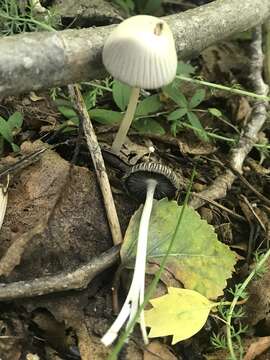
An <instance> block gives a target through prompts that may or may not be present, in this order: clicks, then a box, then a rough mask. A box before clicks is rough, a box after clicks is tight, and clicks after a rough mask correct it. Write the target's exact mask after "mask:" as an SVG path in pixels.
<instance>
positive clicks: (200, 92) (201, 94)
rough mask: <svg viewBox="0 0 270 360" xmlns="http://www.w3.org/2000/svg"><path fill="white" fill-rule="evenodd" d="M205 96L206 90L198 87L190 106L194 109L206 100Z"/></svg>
mask: <svg viewBox="0 0 270 360" xmlns="http://www.w3.org/2000/svg"><path fill="white" fill-rule="evenodd" d="M204 98H205V90H204V89H197V90H196V91H195V94H194V95H193V96H192V98H191V100H190V102H189V108H190V109H194V108H195V107H197V106H198V105H200V103H201V102H202V101H203V100H204Z"/></svg>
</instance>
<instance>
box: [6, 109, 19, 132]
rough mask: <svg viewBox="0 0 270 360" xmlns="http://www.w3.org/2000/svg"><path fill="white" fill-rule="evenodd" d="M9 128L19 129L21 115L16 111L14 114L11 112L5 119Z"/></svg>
mask: <svg viewBox="0 0 270 360" xmlns="http://www.w3.org/2000/svg"><path fill="white" fill-rule="evenodd" d="M7 123H8V125H9V128H10V130H11V131H12V130H13V129H14V128H16V129H20V128H21V127H22V123H23V115H22V114H21V113H20V112H18V111H16V112H15V113H14V114H12V115H11V116H10V117H9V119H8V121H7Z"/></svg>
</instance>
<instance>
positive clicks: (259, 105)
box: [189, 26, 268, 209]
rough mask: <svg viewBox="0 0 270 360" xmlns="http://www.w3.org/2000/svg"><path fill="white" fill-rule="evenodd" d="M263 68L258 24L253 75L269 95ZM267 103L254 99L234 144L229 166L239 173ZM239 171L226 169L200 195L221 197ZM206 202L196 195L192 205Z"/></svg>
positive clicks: (264, 116)
mask: <svg viewBox="0 0 270 360" xmlns="http://www.w3.org/2000/svg"><path fill="white" fill-rule="evenodd" d="M262 70H263V53H262V30H261V27H260V26H258V27H256V28H255V30H254V32H253V41H252V44H251V63H250V71H251V75H250V78H251V80H252V83H253V86H254V88H255V91H256V93H257V94H261V95H264V96H266V95H267V94H268V86H267V85H266V84H265V83H264V81H263V78H262ZM267 105H268V102H267V101H265V100H258V101H256V102H255V104H254V107H253V111H252V114H251V119H250V121H249V123H248V124H247V126H246V128H245V130H244V132H243V135H242V136H241V137H240V140H239V142H238V144H237V145H236V146H235V147H234V148H233V150H232V152H231V158H230V167H231V168H233V169H235V170H236V171H237V172H238V173H242V166H243V162H244V160H245V158H246V156H247V155H248V153H249V152H250V151H251V149H252V147H253V146H254V144H255V143H256V140H257V137H258V133H259V131H260V130H261V128H262V126H263V125H264V123H265V121H266V119H267ZM235 179H236V175H235V174H234V173H233V171H232V170H231V169H227V170H226V171H225V172H224V173H223V174H221V175H220V176H219V177H218V178H216V179H215V180H214V182H213V184H212V185H210V186H209V187H208V188H207V189H205V190H203V191H202V192H201V193H199V195H201V196H203V197H206V198H208V199H211V200H214V199H221V198H223V197H225V196H226V194H227V191H228V190H229V189H230V188H231V186H232V184H233V182H234V180H235ZM204 203H205V201H204V200H202V199H199V198H195V197H193V198H192V199H191V201H190V204H189V205H190V206H192V207H193V208H195V209H197V208H199V207H200V206H202V205H203V204H204Z"/></svg>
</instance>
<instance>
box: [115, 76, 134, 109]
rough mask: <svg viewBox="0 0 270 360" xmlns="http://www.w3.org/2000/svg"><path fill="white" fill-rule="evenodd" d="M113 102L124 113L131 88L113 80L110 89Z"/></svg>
mask: <svg viewBox="0 0 270 360" xmlns="http://www.w3.org/2000/svg"><path fill="white" fill-rule="evenodd" d="M112 94H113V100H114V102H115V103H116V105H117V106H118V107H119V109H120V110H122V111H124V110H125V109H126V107H127V105H128V102H129V98H130V94H131V87H130V86H128V85H125V84H123V83H121V82H120V81H118V80H114V82H113V87H112Z"/></svg>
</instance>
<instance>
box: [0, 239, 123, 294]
mask: <svg viewBox="0 0 270 360" xmlns="http://www.w3.org/2000/svg"><path fill="white" fill-rule="evenodd" d="M119 250H120V247H119V246H114V247H112V248H111V249H109V250H108V251H106V252H104V253H102V254H101V255H99V256H97V257H95V258H93V259H91V260H90V261H89V263H87V264H85V265H82V266H80V267H78V268H77V269H76V270H74V271H71V272H63V273H60V274H58V275H52V276H44V277H40V278H37V279H33V280H29V281H18V282H13V283H10V284H3V283H1V284H0V301H6V300H11V299H19V298H27V297H33V296H40V295H45V294H51V293H53V292H60V291H67V290H73V289H77V290H78V289H84V288H86V287H87V285H88V284H89V283H90V282H91V280H93V279H94V277H96V276H97V275H98V274H100V273H101V272H102V271H104V270H105V269H107V268H109V267H110V266H112V265H113V264H114V263H115V262H116V261H117V260H118V258H119Z"/></svg>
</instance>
